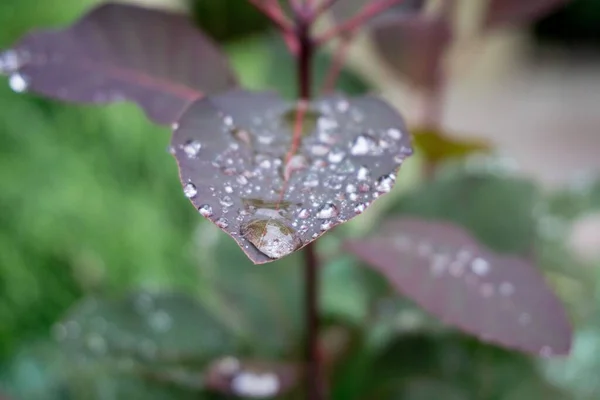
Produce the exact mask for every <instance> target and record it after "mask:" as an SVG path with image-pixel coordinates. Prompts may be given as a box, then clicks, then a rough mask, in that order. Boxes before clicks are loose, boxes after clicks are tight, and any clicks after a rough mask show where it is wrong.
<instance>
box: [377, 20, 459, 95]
mask: <svg viewBox="0 0 600 400" xmlns="http://www.w3.org/2000/svg"><path fill="white" fill-rule="evenodd" d="M371 31H372V35H373V42H374V44H375V46H376V48H377V50H378V51H379V53H380V54H381V56H382V57H383V59H384V60H385V61H386V62H387V63H388V64H389V65H390V66H391V67H392V68H393V69H394V70H395V71H396V72H397V73H398V74H400V75H401V76H402V77H405V78H408V80H409V81H410V82H411V83H412V84H414V85H417V86H420V87H424V88H431V87H435V86H436V85H438V84H439V81H440V79H441V74H442V72H443V71H442V70H441V66H442V58H443V56H444V53H445V51H446V49H447V48H448V46H449V45H450V40H451V31H450V26H449V23H448V21H447V20H446V19H445V18H439V17H432V16H427V15H409V16H402V15H400V16H397V17H390V18H385V19H382V20H381V21H380V22H378V23H376V24H373V26H372V30H371Z"/></svg>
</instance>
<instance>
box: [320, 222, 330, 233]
mask: <svg viewBox="0 0 600 400" xmlns="http://www.w3.org/2000/svg"><path fill="white" fill-rule="evenodd" d="M319 228H320V229H321V230H322V231H326V230H328V229H331V228H333V222H332V221H324V222H323V223H322V224H321V226H320V227H319Z"/></svg>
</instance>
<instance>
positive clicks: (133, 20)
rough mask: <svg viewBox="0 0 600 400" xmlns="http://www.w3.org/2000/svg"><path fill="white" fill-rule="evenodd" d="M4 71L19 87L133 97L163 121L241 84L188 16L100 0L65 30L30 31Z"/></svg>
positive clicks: (100, 97) (5, 56)
mask: <svg viewBox="0 0 600 400" xmlns="http://www.w3.org/2000/svg"><path fill="white" fill-rule="evenodd" d="M0 73H4V74H9V75H10V76H11V77H10V78H9V83H10V85H11V87H12V88H13V89H14V90H15V91H18V92H22V91H32V92H36V93H40V94H43V95H45V96H49V97H52V98H57V99H61V100H66V101H74V102H85V103H109V102H117V101H125V100H130V101H134V102H136V103H137V104H138V105H139V106H140V107H142V108H143V109H144V111H145V112H146V114H147V115H148V117H149V118H150V119H152V120H153V121H155V122H157V123H160V124H170V123H172V122H174V121H175V120H176V119H177V117H179V116H180V114H181V112H182V111H183V110H184V109H185V107H186V106H187V105H188V104H190V103H191V102H192V101H194V100H196V99H198V98H199V97H202V96H203V95H204V94H206V93H217V92H220V91H223V90H226V89H228V88H230V87H232V86H235V85H236V84H235V77H234V75H233V73H232V71H231V69H230V68H229V66H228V64H227V60H226V59H225V58H224V57H223V55H222V54H221V53H220V52H219V51H218V49H217V48H216V47H215V45H214V44H213V42H212V41H211V40H210V39H209V38H208V37H207V36H206V35H204V34H203V33H202V32H201V31H200V30H198V29H197V28H196V27H194V25H193V23H192V22H191V20H189V19H188V18H187V17H186V16H184V15H179V14H173V13H168V12H164V11H158V10H150V9H145V8H141V7H137V6H132V5H122V4H104V5H101V6H99V7H97V8H95V9H93V10H92V11H90V12H89V13H88V14H87V15H85V16H84V17H82V18H81V20H79V21H78V22H76V23H75V24H74V25H73V26H71V27H69V28H67V29H64V30H46V31H41V32H34V33H30V34H28V35H27V36H25V37H24V38H23V39H21V40H20V41H19V42H18V43H17V44H16V45H15V46H14V48H13V49H11V50H8V51H6V52H4V53H2V54H0Z"/></svg>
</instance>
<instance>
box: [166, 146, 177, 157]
mask: <svg viewBox="0 0 600 400" xmlns="http://www.w3.org/2000/svg"><path fill="white" fill-rule="evenodd" d="M167 151H168V152H169V154H171V155H173V156H174V155H175V153H176V151H175V147H173V146H169V147H167Z"/></svg>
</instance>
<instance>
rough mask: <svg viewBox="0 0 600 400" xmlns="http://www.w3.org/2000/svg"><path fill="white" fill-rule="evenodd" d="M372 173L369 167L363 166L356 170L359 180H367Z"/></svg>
mask: <svg viewBox="0 0 600 400" xmlns="http://www.w3.org/2000/svg"><path fill="white" fill-rule="evenodd" d="M370 175H371V171H369V168H367V167H365V166H361V167H360V168H359V169H358V171H357V172H356V179H358V180H359V181H366V180H367V179H369V176H370Z"/></svg>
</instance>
